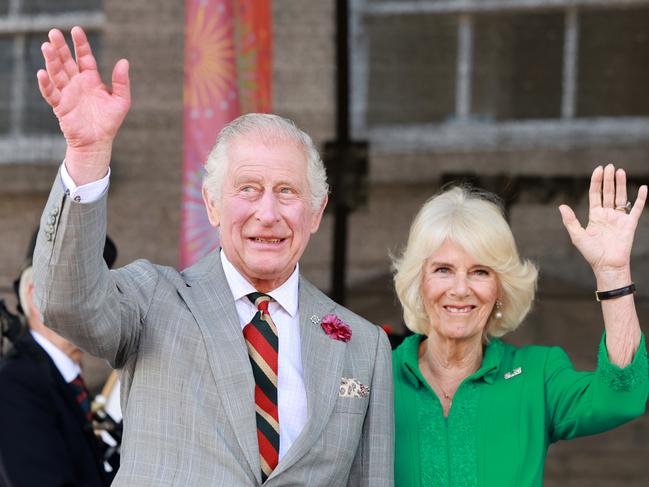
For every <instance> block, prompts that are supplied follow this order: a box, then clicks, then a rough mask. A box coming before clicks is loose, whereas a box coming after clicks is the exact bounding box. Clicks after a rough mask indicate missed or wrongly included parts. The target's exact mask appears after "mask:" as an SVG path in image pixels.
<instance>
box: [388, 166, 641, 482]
mask: <svg viewBox="0 0 649 487" xmlns="http://www.w3.org/2000/svg"><path fill="white" fill-rule="evenodd" d="M646 198H647V187H646V186H642V187H641V188H640V190H639V192H638V196H637V199H636V201H635V203H634V204H633V205H631V204H629V203H627V189H626V175H625V173H624V171H623V170H621V169H618V170H616V169H615V168H614V167H613V166H612V165H608V166H607V167H606V168H602V167H601V166H600V167H598V168H596V169H595V171H594V172H593V175H592V178H591V185H590V190H589V204H590V208H589V220H588V224H587V226H586V228H582V226H581V225H580V224H579V222H578V220H577V218H576V217H575V214H574V212H573V211H572V209H570V208H569V207H568V206H566V205H562V206H561V207H560V208H559V210H560V212H561V217H562V219H563V223H564V225H565V227H566V229H567V230H568V233H569V234H570V238H571V240H572V242H573V244H574V245H575V246H576V247H577V249H578V250H579V251H580V252H581V254H582V255H583V256H584V258H585V259H586V260H587V261H588V263H589V264H590V265H591V267H592V269H593V272H594V274H595V278H596V280H597V290H598V293H597V299H598V300H600V301H601V307H602V314H603V321H604V334H603V336H602V340H601V343H600V346H599V354H598V363H597V369H596V370H595V371H594V372H577V371H575V370H574V368H573V366H572V364H571V362H570V360H569V358H568V357H567V355H566V354H565V352H564V351H563V350H562V349H561V348H558V347H540V346H529V347H523V348H516V347H513V346H511V345H508V344H506V343H504V342H503V341H501V340H500V338H499V337H501V336H503V335H504V334H506V333H508V332H510V331H512V330H514V329H515V328H516V327H517V326H518V325H519V324H520V323H521V321H522V320H523V318H524V317H525V315H526V314H527V312H528V311H529V309H530V306H531V304H532V300H533V298H534V291H535V288H536V279H537V270H536V268H535V266H534V265H533V264H532V263H531V262H529V261H525V260H522V259H521V258H520V257H519V255H518V252H517V249H516V244H515V242H514V238H513V235H512V233H511V230H510V228H509V226H508V225H507V223H506V222H505V219H504V218H503V215H502V211H501V209H500V207H499V206H498V204H496V203H495V202H494V199H493V195H489V194H487V193H479V192H476V191H475V190H471V189H467V188H461V187H455V188H452V189H450V190H447V191H445V192H443V193H441V194H439V195H438V196H435V197H433V198H432V199H431V200H429V201H428V202H427V203H426V204H425V205H424V206H423V208H422V209H421V210H420V212H419V214H418V215H417V217H416V219H415V221H414V223H413V225H412V228H411V230H410V235H409V239H408V244H407V246H406V249H405V251H404V253H403V255H402V256H401V257H400V258H399V259H397V260H396V261H395V269H396V274H395V286H396V290H397V294H398V296H399V299H400V301H401V303H402V305H403V309H404V318H405V322H406V325H407V326H408V328H410V329H411V330H412V331H413V332H415V334H414V335H412V336H410V337H409V338H407V339H406V340H405V341H404V342H403V343H402V344H401V346H400V347H399V348H397V350H395V352H394V355H393V367H394V380H395V429H396V431H395V434H396V449H395V486H396V487H411V486H412V487H414V486H418V487H419V486H445V487H459V486H462V487H464V486H467V487H468V486H487V487H492V486H499V487H503V486H516V487H520V486H525V487H528V486H540V485H542V482H543V465H544V462H545V456H546V452H547V449H548V446H549V445H550V444H551V443H553V442H555V441H558V440H565V439H570V438H575V437H578V436H584V435H590V434H594V433H599V432H602V431H606V430H609V429H611V428H615V427H617V426H619V425H621V424H623V423H625V422H627V421H630V420H631V419H634V418H636V417H638V416H640V415H642V414H643V412H644V410H645V405H646V402H647V395H648V392H649V371H648V363H647V351H646V347H645V343H644V337H643V335H642V333H641V330H640V325H639V323H638V316H637V314H636V311H635V305H634V299H633V292H634V290H635V286H633V283H632V281H631V270H630V263H629V260H630V254H631V246H632V243H633V236H634V234H635V229H636V226H637V224H638V219H639V218H640V214H641V213H642V209H643V207H644V203H645V200H646Z"/></svg>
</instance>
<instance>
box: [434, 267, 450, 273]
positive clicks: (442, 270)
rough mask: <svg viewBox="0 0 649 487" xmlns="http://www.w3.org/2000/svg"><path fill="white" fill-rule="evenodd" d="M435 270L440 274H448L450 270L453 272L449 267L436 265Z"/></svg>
mask: <svg viewBox="0 0 649 487" xmlns="http://www.w3.org/2000/svg"><path fill="white" fill-rule="evenodd" d="M433 272H436V273H439V274H448V273H449V272H451V269H449V268H448V267H435V269H434V270H433Z"/></svg>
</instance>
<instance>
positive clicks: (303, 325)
mask: <svg viewBox="0 0 649 487" xmlns="http://www.w3.org/2000/svg"><path fill="white" fill-rule="evenodd" d="M299 292H300V304H299V316H300V342H301V353H302V366H303V370H304V386H305V388H306V396H307V412H308V419H307V423H306V425H305V426H304V429H303V430H302V432H301V433H300V435H299V436H298V437H297V439H296V440H295V442H294V443H293V445H291V448H290V449H289V451H288V452H287V453H286V455H285V456H284V457H283V458H282V459H281V460H280V462H279V465H278V466H277V468H276V469H275V470H274V471H273V473H272V475H271V477H275V476H276V475H279V474H280V473H281V472H283V471H284V470H286V469H288V468H289V467H290V466H291V465H293V464H294V463H295V462H297V461H298V460H299V459H300V458H302V456H304V454H306V453H307V452H308V451H309V450H310V449H311V447H312V446H313V444H314V443H315V441H316V440H317V439H318V438H319V437H320V435H321V434H322V432H323V430H324V428H325V426H326V425H327V423H328V421H329V417H330V416H331V413H332V411H333V408H334V405H335V403H336V399H337V398H338V390H339V388H340V377H341V376H342V369H343V359H344V356H345V350H346V344H345V343H344V342H341V341H339V340H333V339H331V338H329V337H328V336H327V335H326V334H325V332H324V331H323V330H322V327H321V326H320V320H321V319H322V317H323V316H325V315H326V314H328V313H330V312H331V311H332V309H333V308H334V306H335V303H334V302H333V301H331V300H330V299H329V298H327V297H326V296H325V295H324V294H322V293H321V292H320V291H318V290H317V289H316V288H315V287H313V286H312V285H311V284H310V283H309V282H308V281H306V280H305V279H302V278H300V291H299ZM314 321H315V323H314Z"/></svg>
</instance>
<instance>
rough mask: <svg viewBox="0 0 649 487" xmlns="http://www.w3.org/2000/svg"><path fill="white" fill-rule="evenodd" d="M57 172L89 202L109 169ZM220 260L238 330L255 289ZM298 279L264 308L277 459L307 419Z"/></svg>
mask: <svg viewBox="0 0 649 487" xmlns="http://www.w3.org/2000/svg"><path fill="white" fill-rule="evenodd" d="M60 173H61V181H62V183H63V186H64V187H65V189H66V192H67V193H68V194H69V196H70V197H71V198H72V199H74V200H75V201H77V202H80V203H91V202H93V201H96V200H98V199H99V198H100V197H101V196H102V195H103V194H104V192H106V191H107V190H108V184H109V179H110V170H109V171H108V174H107V175H106V176H105V177H104V178H102V179H100V180H98V181H94V182H92V183H88V184H85V185H82V186H76V185H75V184H74V181H73V180H72V178H71V177H70V175H69V174H68V171H67V170H66V168H65V163H63V164H61V171H60ZM221 263H222V264H223V271H224V272H225V278H226V280H227V281H228V285H229V287H230V290H231V291H232V296H233V297H234V303H235V305H236V308H237V314H238V315H239V322H240V323H241V330H243V328H244V327H245V326H246V325H247V324H248V323H250V321H251V320H252V317H253V316H254V315H255V313H257V308H256V307H255V305H254V304H253V303H252V302H251V301H250V300H249V299H248V298H247V297H246V296H247V295H248V294H250V293H254V292H257V291H256V289H255V288H254V287H253V286H252V284H250V282H248V281H247V280H246V279H245V278H244V277H243V276H242V275H241V274H240V273H239V271H237V270H236V269H235V267H234V266H233V265H232V264H231V263H230V261H228V259H227V257H226V256H225V254H224V253H223V251H221ZM298 282H299V270H298V266H297V265H296V266H295V270H294V271H293V274H291V277H289V278H288V280H287V281H286V282H285V283H284V284H282V285H281V286H280V287H278V288H277V289H274V290H273V291H271V292H269V293H267V294H268V295H270V296H272V298H273V299H275V302H271V303H270V305H269V306H268V312H269V313H270V315H271V316H272V317H273V322H274V323H275V325H276V326H277V333H278V335H279V336H278V339H279V350H278V357H277V360H278V363H277V402H278V404H277V408H278V412H279V458H280V460H281V459H282V457H283V456H284V455H285V454H286V452H287V451H288V450H289V448H290V447H291V445H292V444H293V442H294V441H295V440H296V438H297V437H298V436H299V435H300V433H301V432H302V429H303V428H304V425H305V424H306V421H307V401H306V389H305V388H304V371H303V370H302V349H301V348H300V318H299V315H298V309H297V308H298V297H299V294H298ZM66 358H67V357H66ZM75 377H76V374H75ZM73 378H74V377H73Z"/></svg>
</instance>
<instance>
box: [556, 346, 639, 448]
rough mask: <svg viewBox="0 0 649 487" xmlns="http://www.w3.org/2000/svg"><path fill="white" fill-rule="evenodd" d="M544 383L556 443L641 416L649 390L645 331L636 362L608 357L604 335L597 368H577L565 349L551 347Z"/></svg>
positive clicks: (590, 433)
mask: <svg viewBox="0 0 649 487" xmlns="http://www.w3.org/2000/svg"><path fill="white" fill-rule="evenodd" d="M545 387H546V400H547V406H548V408H547V411H548V418H547V421H548V425H549V435H550V440H551V441H553V442H554V441H558V440H565V439H571V438H575V437H579V436H586V435H592V434H596V433H601V432H604V431H608V430H610V429H613V428H615V427H617V426H620V425H622V424H624V423H626V422H628V421H631V420H633V419H635V418H637V417H639V416H641V415H642V414H643V413H644V411H645V408H646V403H647V396H648V394H649V366H648V363H647V348H646V345H645V339H644V336H643V337H642V341H641V342H640V346H639V347H638V351H637V352H636V354H635V357H634V359H633V361H632V362H631V363H630V364H629V365H628V366H626V367H625V368H620V367H618V366H616V365H614V364H612V363H611V362H610V361H609V359H608V352H607V350H606V336H605V335H604V336H603V337H602V341H601V342H600V346H599V353H598V360H597V369H596V370H595V372H577V371H575V369H574V367H573V365H572V363H571V361H570V359H569V358H568V356H567V355H566V353H565V352H564V351H563V350H562V349H560V348H552V349H551V350H550V352H549V355H548V358H547V362H546V382H545Z"/></svg>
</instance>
